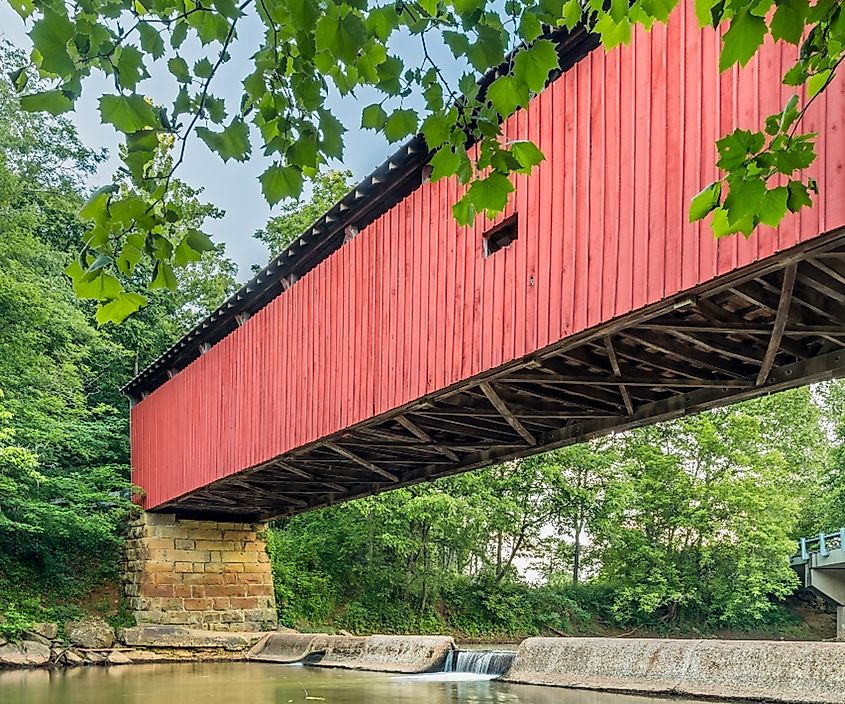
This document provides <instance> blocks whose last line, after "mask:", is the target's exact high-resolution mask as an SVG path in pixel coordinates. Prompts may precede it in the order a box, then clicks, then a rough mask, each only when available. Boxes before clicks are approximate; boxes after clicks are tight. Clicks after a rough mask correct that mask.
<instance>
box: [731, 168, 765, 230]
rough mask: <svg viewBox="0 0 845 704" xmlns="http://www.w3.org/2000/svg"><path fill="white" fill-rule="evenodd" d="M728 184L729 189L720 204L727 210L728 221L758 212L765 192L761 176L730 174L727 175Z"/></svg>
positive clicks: (738, 219)
mask: <svg viewBox="0 0 845 704" xmlns="http://www.w3.org/2000/svg"><path fill="white" fill-rule="evenodd" d="M741 176H745V178H742V177H741ZM728 185H729V186H730V189H729V191H728V195H727V196H726V197H725V202H724V204H723V206H722V207H723V208H724V209H725V210H727V211H728V222H730V223H736V222H739V221H740V220H742V219H743V218H745V217H746V216H749V215H754V214H756V213H759V212H760V204H761V202H762V200H763V196H764V195H765V194H766V183H765V182H764V181H763V180H762V179H761V178H758V177H756V176H749V175H747V174H741V175H738V176H736V177H734V176H733V175H731V176H728Z"/></svg>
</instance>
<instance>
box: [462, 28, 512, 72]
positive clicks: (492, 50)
mask: <svg viewBox="0 0 845 704" xmlns="http://www.w3.org/2000/svg"><path fill="white" fill-rule="evenodd" d="M467 58H468V59H469V62H470V63H471V64H472V66H473V68H475V70H476V71H486V70H487V69H488V68H492V67H493V66H498V65H499V64H500V63H501V62H502V60H503V59H504V58H505V45H504V43H503V41H502V33H501V32H500V31H499V30H498V29H495V28H493V27H488V26H487V25H480V26H479V27H478V40H477V41H476V42H475V43H473V44H472V46H470V48H469V50H468V51H467Z"/></svg>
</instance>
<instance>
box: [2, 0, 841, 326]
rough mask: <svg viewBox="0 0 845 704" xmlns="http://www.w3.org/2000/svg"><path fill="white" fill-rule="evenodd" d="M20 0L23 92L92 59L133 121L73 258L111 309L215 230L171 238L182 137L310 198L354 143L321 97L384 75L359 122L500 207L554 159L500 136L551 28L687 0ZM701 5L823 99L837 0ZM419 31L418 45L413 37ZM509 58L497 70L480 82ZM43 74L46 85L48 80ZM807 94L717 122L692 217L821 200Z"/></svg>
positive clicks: (485, 207)
mask: <svg viewBox="0 0 845 704" xmlns="http://www.w3.org/2000/svg"><path fill="white" fill-rule="evenodd" d="M10 4H11V6H12V7H13V8H14V9H15V11H16V12H17V13H18V14H19V15H20V16H21V17H22V18H23V20H24V21H25V23H26V24H27V26H28V27H29V37H30V39H31V40H32V42H33V45H34V49H35V50H34V51H33V54H32V60H31V62H30V64H29V65H22V66H21V67H20V68H18V69H17V70H16V71H14V72H13V73H12V76H11V78H12V82H13V84H14V85H15V87H16V88H17V89H18V90H20V91H21V92H22V93H23V95H22V98H21V105H22V106H23V107H24V109H26V110H31V111H43V112H47V113H50V114H52V115H58V114H61V113H64V112H66V111H68V110H71V109H72V108H73V106H74V104H75V101H76V100H77V99H78V98H79V96H80V95H81V93H82V90H83V86H84V84H85V81H86V79H87V78H88V77H89V76H90V75H91V74H92V73H101V74H103V75H104V76H106V77H107V78H108V79H109V81H110V82H112V83H113V84H114V90H113V91H109V92H106V93H104V94H103V95H102V96H101V97H100V99H99V105H100V114H101V117H102V120H103V122H104V123H107V124H110V125H112V126H113V127H114V128H115V129H116V130H117V131H118V132H120V133H121V134H123V135H124V136H125V145H126V148H125V150H124V152H123V154H122V158H123V163H124V167H125V172H126V173H127V174H128V175H129V177H130V178H131V180H132V183H133V186H134V189H133V190H134V192H133V193H132V194H126V193H124V192H122V191H121V189H120V188H119V187H118V184H116V183H115V184H111V185H109V186H106V187H104V188H103V189H101V190H99V191H98V192H97V193H95V194H94V196H93V197H92V198H91V199H90V200H89V202H88V203H87V204H86V206H85V208H83V211H82V213H83V217H84V219H85V220H86V221H87V222H88V223H89V230H88V234H87V235H86V237H85V247H84V249H83V251H82V256H81V259H80V262H79V263H78V266H77V267H74V268H72V269H71V273H72V275H73V277H74V280H75V281H76V284H77V288H80V287H81V288H84V289H85V290H87V291H88V292H89V293H93V292H94V291H98V292H99V293H98V297H97V300H98V304H99V310H98V312H99V315H100V317H101V319H103V320H110V321H120V320H122V319H123V318H124V317H125V316H126V315H129V314H131V312H133V311H136V310H137V309H138V308H139V307H140V306H141V304H142V303H143V301H144V299H143V296H142V295H141V294H140V293H137V291H133V290H131V289H137V288H139V287H138V286H137V285H136V284H135V283H133V281H132V276H133V274H134V271H135V268H136V266H137V265H138V263H139V262H140V260H141V259H144V260H146V261H147V262H148V263H149V266H148V267H147V268H148V269H149V270H150V271H149V272H147V274H148V275H147V276H146V277H145V279H144V280H145V281H147V282H149V283H150V284H152V285H153V286H154V287H157V286H166V287H167V288H171V289H172V288H175V286H176V275H175V272H174V270H173V267H174V266H175V267H177V268H178V267H179V266H181V264H182V263H183V262H184V259H185V258H184V256H183V257H181V258H180V257H179V256H178V255H177V252H178V251H181V252H182V253H183V254H184V253H185V252H186V251H187V250H191V251H194V252H200V251H203V250H204V249H205V248H207V247H208V242H207V238H204V237H201V236H199V235H197V234H190V236H189V235H187V234H186V235H184V236H183V237H182V238H181V239H175V238H174V237H173V233H171V232H170V224H172V223H173V222H174V221H177V220H179V219H180V218H181V217H182V213H181V208H180V205H179V202H178V199H175V198H173V197H172V196H171V191H170V186H171V185H172V182H173V179H174V173H175V171H176V169H177V168H178V167H179V165H180V164H182V163H183V161H184V159H185V157H186V145H187V143H188V140H189V139H191V138H193V137H198V138H199V139H200V140H202V141H203V142H204V143H205V144H206V145H207V146H208V148H209V149H211V150H212V151H213V152H215V153H217V154H218V155H219V156H220V157H221V158H222V159H223V161H228V160H229V159H235V160H237V161H244V160H246V159H247V158H249V156H250V155H251V153H252V148H253V142H254V141H257V143H258V144H260V146H261V148H262V149H263V152H264V154H265V155H266V156H267V158H268V160H269V162H270V163H269V165H268V167H267V169H266V170H265V171H264V173H263V174H262V175H261V176H260V178H259V180H260V183H261V188H262V191H263V193H264V195H265V197H266V199H267V201H268V202H269V203H270V204H271V205H272V204H275V203H278V202H280V201H282V200H284V199H286V198H294V199H295V198H298V197H299V195H300V194H301V192H302V187H303V182H304V181H305V180H306V179H308V178H313V177H314V176H315V175H316V174H317V173H319V171H320V170H321V169H322V168H324V166H325V165H326V164H327V163H328V162H329V161H330V160H332V159H340V158H342V157H343V152H344V137H343V135H344V132H345V131H346V127H345V126H344V125H343V124H342V123H341V122H340V121H339V120H338V119H337V117H335V115H334V114H333V113H332V112H331V111H330V110H329V109H327V107H326V101H327V98H328V96H329V95H331V94H333V93H338V94H340V95H341V96H345V95H350V94H353V93H355V92H356V91H359V90H360V91H364V90H366V91H370V92H374V93H375V95H376V96H377V97H376V101H375V102H373V103H372V104H370V105H367V106H365V107H364V108H363V109H362V110H361V125H362V126H363V127H365V128H368V129H372V130H375V131H378V132H381V133H382V134H384V136H385V137H386V138H387V139H388V140H389V141H391V142H396V141H399V140H403V139H405V138H407V137H409V136H411V135H414V134H416V133H417V132H420V133H421V134H422V135H423V136H424V138H425V141H426V144H427V146H428V148H429V149H430V150H431V151H432V152H433V156H432V159H431V166H432V178H433V179H435V180H436V179H439V178H443V177H447V176H457V177H458V179H459V180H460V182H461V183H462V184H465V185H467V186H468V188H467V189H466V193H465V194H464V195H463V196H462V197H461V198H460V200H458V201H457V202H456V203H455V204H454V206H453V213H454V215H455V217H456V218H457V220H458V221H459V222H461V223H463V224H468V223H470V222H472V221H473V220H474V219H475V217H476V216H477V215H478V214H481V213H487V214H488V215H495V214H497V213H499V212H501V211H502V210H503V209H504V207H505V205H506V203H507V201H508V198H509V195H510V193H511V192H512V191H513V190H514V186H513V184H512V182H511V179H510V178H509V177H510V176H511V174H513V173H528V172H530V171H531V170H532V169H533V167H535V166H536V165H537V164H538V163H540V162H541V161H542V160H543V158H544V157H543V154H542V153H541V152H540V151H539V150H538V149H537V147H536V146H535V145H533V144H531V143H530V142H526V141H516V142H513V143H504V142H503V141H502V139H501V123H502V120H503V119H504V118H506V117H508V116H509V115H511V114H512V113H514V112H515V111H516V110H517V109H518V108H520V107H522V106H525V105H527V103H528V102H529V100H530V98H531V96H532V94H535V93H536V92H538V91H540V90H542V88H543V87H544V85H545V83H546V81H547V79H548V78H549V76H550V74H551V73H552V72H554V71H555V70H556V69H557V68H558V55H557V52H556V47H555V44H554V42H553V41H552V40H551V38H550V35H549V34H548V33H547V30H552V29H558V28H565V29H568V30H572V29H574V28H576V27H577V26H579V25H583V26H585V27H586V28H587V29H588V30H590V31H593V32H595V33H597V34H598V35H599V36H600V38H601V41H602V42H603V44H604V46H605V47H606V48H608V49H609V48H612V47H614V46H617V45H618V44H621V43H624V42H627V41H629V40H630V38H631V33H632V28H633V27H634V26H635V25H638V24H639V25H642V26H644V27H645V28H646V29H648V28H650V27H651V26H652V25H653V23H654V22H665V21H666V20H667V19H668V17H669V15H670V13H671V11H672V10H673V9H674V8H675V7H676V5H677V0H669V1H668V2H664V3H653V2H646V1H645V0H634V1H633V2H631V3H627V2H616V3H606V2H603V0H586V1H583V0H560V1H559V2H547V1H546V0H511V1H509V2H506V3H490V2H487V1H486V0H469V1H467V0H460V1H458V0H444V1H442V2H434V1H432V0H421V1H419V2H412V3H406V2H402V3H387V4H379V3H367V2H358V3H351V2H346V1H345V0H305V1H303V2H300V1H297V2H295V3H293V4H290V3H284V2H265V0H260V1H259V2H253V0H243V1H242V2H240V3H234V2H216V3H213V4H210V5H207V6H206V5H203V4H198V5H197V4H185V3H183V2H174V1H173V0H149V2H146V3H145V4H142V5H139V4H138V3H137V2H130V0H111V2H108V3H107V4H106V5H103V4H102V3H94V2H91V0H83V1H82V2H73V3H71V2H59V1H56V2H41V1H40V0H39V2H35V1H34V0H11V3H10ZM695 7H696V12H697V14H698V17H699V21H700V23H701V24H702V25H712V26H713V27H719V26H720V25H726V26H727V29H726V31H725V32H724V33H723V35H722V37H723V41H722V51H721V55H720V61H719V66H720V69H721V70H728V69H730V68H731V67H732V66H734V65H736V64H740V65H745V64H746V63H747V62H748V61H749V60H750V58H751V57H752V56H753V55H754V54H756V52H757V50H758V49H759V47H760V46H762V44H763V42H764V40H765V38H766V37H768V36H771V37H773V38H774V39H775V40H777V41H784V42H789V43H792V44H795V45H800V47H801V49H800V54H799V58H798V60H797V61H796V63H795V64H794V65H793V66H792V67H790V68H789V70H788V71H787V73H786V74H785V76H784V81H785V82H786V83H787V84H789V85H796V86H797V85H802V84H806V86H807V89H808V93H809V95H810V96H811V97H810V99H809V100H812V98H813V97H814V96H815V95H817V94H818V93H819V92H821V91H823V90H824V89H825V88H826V87H827V86H828V85H829V84H830V82H831V80H832V79H833V77H834V75H835V73H836V70H837V68H838V67H839V65H840V63H841V61H842V57H843V47H845V41H844V40H843V38H845V22H843V21H842V8H841V0H818V1H817V2H816V3H815V4H814V5H812V6H810V5H809V4H808V3H807V2H805V1H804V0H779V1H778V2H775V0H763V2H761V1H760V0H733V1H732V2H730V3H725V2H716V1H715V0H696V2H695ZM248 15H252V16H254V17H255V18H256V19H257V21H258V22H260V24H261V26H262V28H263V30H264V33H263V36H262V37H261V39H260V40H259V44H258V46H257V47H250V48H249V52H250V55H251V58H252V64H251V66H250V67H249V69H248V73H247V75H245V76H243V81H242V85H243V92H242V95H241V97H240V101H239V102H238V104H237V105H227V104H226V102H225V101H224V100H223V99H222V98H220V97H219V96H217V95H215V94H214V92H213V91H214V88H215V78H216V76H217V74H218V72H219V70H220V68H221V66H223V65H224V64H226V63H227V62H229V61H230V60H231V57H232V55H233V48H234V45H235V42H237V41H238V39H237V32H238V28H239V25H240V24H241V23H242V21H243V20H244V18H245V17H247V16H248ZM186 42H188V43H186ZM410 44H414V45H416V46H415V48H414V51H415V52H416V53H417V54H419V56H414V55H413V53H414V52H413V51H407V50H406V51H404V52H403V51H400V49H401V48H402V47H407V46H408V45H410ZM436 45H443V46H444V47H448V49H449V51H450V53H451V55H452V58H451V59H449V58H446V59H444V60H438V61H435V60H434V58H433V56H435V55H437V52H435V51H434V47H435V46H436ZM189 46H190V47H191V54H193V53H194V52H196V55H197V56H198V57H199V58H198V60H197V61H195V62H193V65H191V66H189V65H188V63H187V61H186V60H185V56H186V55H187V54H186V47H189ZM430 49H431V50H430ZM516 49H519V51H518V52H516V53H513V52H514V51H515V50H516ZM420 57H421V58H420ZM496 67H499V68H500V71H499V75H497V76H495V77H494V79H493V80H491V81H489V82H488V83H483V84H481V83H480V82H479V81H480V78H481V76H482V75H483V74H485V73H486V72H487V71H489V70H490V69H493V68H496ZM151 72H158V75H167V76H168V77H169V80H170V81H171V83H172V87H173V89H174V90H173V93H174V94H175V95H176V97H175V99H174V100H173V102H172V103H166V104H163V105H154V104H153V103H152V102H151V101H149V100H147V99H146V97H145V96H144V94H143V92H141V91H142V90H143V88H142V86H143V84H144V81H146V80H147V79H148V78H149V77H150V75H151ZM36 74H37V75H38V76H40V77H41V78H43V79H45V80H46V84H45V83H38V82H36V80H35V78H36ZM452 76H455V78H454V80H453V79H452ZM417 103H420V104H421V105H422V107H417V105H416V104H417ZM806 106H807V103H805V104H804V105H799V104H798V99H797V97H796V98H794V99H791V100H790V101H789V102H788V103H787V105H786V106H785V107H784V109H783V110H782V111H781V112H779V113H777V114H775V115H771V116H769V117H768V118H767V119H766V120H765V126H764V128H763V130H761V131H759V132H748V131H744V130H737V131H735V132H733V133H732V134H730V135H726V136H725V137H724V138H723V139H721V140H720V141H719V143H718V148H719V162H718V165H719V168H720V169H721V170H722V172H723V174H724V178H722V179H720V180H719V181H717V182H715V183H713V184H710V185H709V186H707V187H706V188H705V189H704V190H703V191H702V192H701V193H700V194H699V195H698V196H697V197H696V198H695V199H694V201H693V203H692V204H691V211H690V216H691V218H693V219H700V218H703V217H705V216H707V215H708V214H709V213H711V212H712V213H714V215H713V220H712V225H713V229H714V232H715V233H716V234H717V235H725V234H729V233H733V232H743V233H745V234H749V233H750V232H751V231H752V230H753V229H754V228H755V227H756V226H757V224H758V223H761V222H762V223H766V224H769V225H772V224H777V223H778V222H779V221H780V220H781V219H782V218H783V217H784V215H785V214H786V212H787V211H797V210H799V209H800V208H802V207H805V206H807V205H810V204H811V203H812V200H811V193H813V192H816V191H817V190H818V186H817V184H816V183H815V182H814V181H813V180H812V179H806V178H805V177H803V176H802V175H801V169H802V168H804V167H806V166H807V165H808V164H809V163H811V162H812V161H813V160H814V159H815V150H814V137H813V135H812V134H800V133H798V132H797V128H798V126H799V125H800V119H801V116H802V115H803V112H804V110H805V109H806ZM251 127H252V128H254V129H251ZM253 135H260V138H259V139H257V140H255V139H254V136H253ZM473 145H476V147H477V151H476V150H475V148H474V147H473ZM170 149H174V150H175V152H174V153H175V157H174V159H173V160H172V161H171V162H169V163H168V162H166V161H165V160H162V159H161V158H160V156H161V153H162V151H168V150H170ZM782 180H785V181H786V183H785V184H784V183H781V181H782ZM139 255H140V256H139Z"/></svg>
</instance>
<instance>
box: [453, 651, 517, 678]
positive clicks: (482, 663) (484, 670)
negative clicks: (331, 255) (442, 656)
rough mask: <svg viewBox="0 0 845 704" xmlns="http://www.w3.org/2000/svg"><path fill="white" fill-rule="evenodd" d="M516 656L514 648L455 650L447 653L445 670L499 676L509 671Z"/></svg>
mask: <svg viewBox="0 0 845 704" xmlns="http://www.w3.org/2000/svg"><path fill="white" fill-rule="evenodd" d="M515 657H516V653H515V652H514V651H513V650H454V651H449V653H448V654H447V655H446V662H445V664H444V666H443V671H444V672H471V673H473V674H476V675H495V676H498V675H503V674H505V672H507V671H508V668H509V667H510V666H511V665H512V664H513V660H514V658H515Z"/></svg>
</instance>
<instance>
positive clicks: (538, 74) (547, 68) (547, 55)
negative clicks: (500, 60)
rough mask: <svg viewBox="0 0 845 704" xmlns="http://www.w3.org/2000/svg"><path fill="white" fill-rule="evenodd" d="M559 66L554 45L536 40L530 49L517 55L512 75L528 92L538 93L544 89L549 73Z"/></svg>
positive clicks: (546, 40) (542, 40) (546, 41)
mask: <svg viewBox="0 0 845 704" xmlns="http://www.w3.org/2000/svg"><path fill="white" fill-rule="evenodd" d="M559 66H560V62H559V59H558V55H557V49H556V48H555V45H554V44H553V43H552V42H550V41H549V40H548V39H538V40H537V41H536V42H534V44H532V45H531V46H530V47H528V48H527V49H523V50H522V51H520V52H518V53H517V55H516V58H515V59H514V69H513V73H514V76H516V78H517V79H519V80H520V81H522V82H523V83H525V85H526V86H528V90H530V91H532V92H534V93H539V92H540V91H541V90H543V88H545V86H546V81H548V79H549V73H551V72H552V71H554V70H555V69H556V68H558V67H559Z"/></svg>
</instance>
